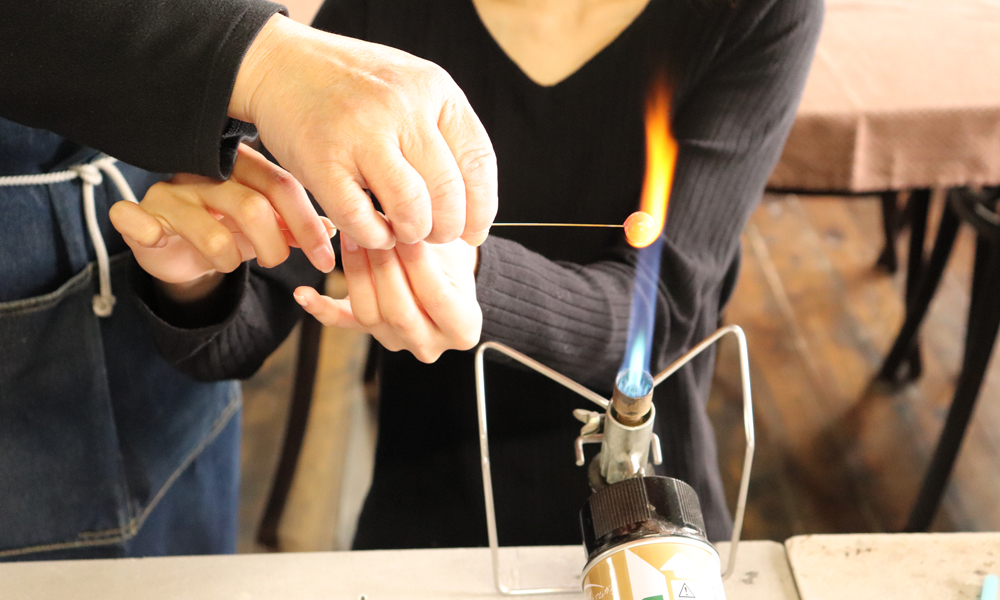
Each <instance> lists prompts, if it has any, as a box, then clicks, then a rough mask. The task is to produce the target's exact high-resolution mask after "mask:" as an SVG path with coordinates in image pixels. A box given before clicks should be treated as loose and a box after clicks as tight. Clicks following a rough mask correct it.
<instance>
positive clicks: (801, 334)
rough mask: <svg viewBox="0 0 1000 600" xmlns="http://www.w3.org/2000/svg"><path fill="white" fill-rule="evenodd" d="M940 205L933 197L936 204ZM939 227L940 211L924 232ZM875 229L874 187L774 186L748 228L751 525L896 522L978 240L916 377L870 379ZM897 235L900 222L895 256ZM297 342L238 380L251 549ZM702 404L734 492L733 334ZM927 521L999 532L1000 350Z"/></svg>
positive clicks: (757, 534) (878, 295)
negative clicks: (242, 387) (820, 190)
mask: <svg viewBox="0 0 1000 600" xmlns="http://www.w3.org/2000/svg"><path fill="white" fill-rule="evenodd" d="M940 211H941V202H940V199H936V200H935V203H934V204H933V205H932V208H931V213H932V215H935V216H936V215H939V214H940ZM935 229H936V222H934V223H932V225H931V227H930V230H929V233H928V239H933V233H934V230H935ZM882 239H883V237H882V233H881V217H880V212H879V205H878V202H877V200H876V199H874V198H871V199H866V198H856V199H850V200H844V199H839V198H808V199H806V198H801V199H800V198H796V197H794V196H768V197H767V198H766V199H765V201H764V203H763V204H762V205H761V207H760V208H759V209H758V210H757V211H756V213H755V214H754V216H753V218H752V219H751V222H750V225H749V227H748V228H747V230H746V233H745V235H744V236H743V250H744V253H743V268H742V274H741V278H740V282H739V285H738V287H737V291H736V294H735V296H734V298H733V300H732V302H731V303H730V305H729V307H728V309H727V311H726V314H725V320H726V322H728V323H736V324H739V325H741V326H742V327H743V328H744V329H745V330H746V333H747V337H748V340H749V344H750V359H751V368H752V379H753V392H754V402H755V413H756V421H757V428H756V430H757V454H756V459H755V462H754V476H753V480H752V484H751V488H750V501H749V507H748V513H747V519H746V526H745V537H747V538H750V539H773V540H783V539H785V538H787V537H789V536H791V535H795V534H801V533H818V532H865V531H893V530H896V529H898V528H899V527H901V525H902V523H903V522H904V520H905V518H906V515H907V513H908V511H909V508H910V504H911V502H912V500H913V498H914V496H915V494H916V491H917V487H918V485H919V483H920V480H921V478H922V476H923V471H924V469H925V467H926V464H927V461H928V458H929V455H930V453H931V452H932V450H933V446H934V444H935V442H936V440H937V436H938V432H939V431H940V427H941V424H942V422H943V419H944V414H945V411H946V410H947V407H948V404H949V402H950V400H951V394H952V391H953V389H954V388H953V386H954V380H955V377H956V375H957V372H958V368H959V363H960V358H961V350H962V342H963V338H964V334H965V318H966V310H967V307H968V301H969V299H968V289H969V280H970V274H971V265H972V244H971V242H972V239H971V236H970V235H969V232H968V231H964V230H963V232H962V234H961V235H960V237H959V241H958V244H957V247H956V252H955V254H954V255H953V257H952V260H951V262H950V264H949V268H948V271H947V272H946V275H945V278H944V281H943V283H942V288H941V289H940V290H939V292H938V295H937V297H936V299H935V301H934V304H933V305H932V308H931V312H930V315H929V317H928V319H927V321H926V322H925V325H924V327H923V330H922V348H923V358H924V374H923V377H922V378H921V379H920V380H919V381H918V382H917V383H916V384H913V385H909V386H905V387H903V388H901V389H886V388H879V387H873V386H871V385H870V382H871V379H872V375H873V374H874V373H875V371H876V370H877V369H878V367H879V365H880V362H881V359H882V357H883V356H884V354H885V352H886V351H887V349H888V347H889V346H890V345H891V343H892V341H893V339H894V338H895V335H896V333H897V331H898V328H899V325H900V322H901V320H902V311H903V304H902V300H901V298H902V289H903V285H904V280H903V275H902V272H901V273H900V274H897V275H895V276H891V275H887V274H885V273H882V272H880V271H878V270H876V269H875V268H874V266H873V265H874V264H875V259H876V257H877V255H878V253H879V251H880V249H881V243H882ZM907 244H908V239H907V237H906V235H905V234H904V235H903V236H902V238H901V239H900V240H899V251H900V256H901V258H904V259H905V256H906V248H907ZM901 271H905V261H904V266H903V268H902V269H901ZM998 297H1000V295H998ZM291 349H292V348H290V347H287V346H286V348H285V349H284V352H283V354H281V355H279V356H276V357H272V359H271V360H269V361H268V363H267V366H266V368H265V370H264V371H263V372H262V374H261V375H260V376H259V377H258V378H256V379H255V380H253V381H251V382H249V384H248V385H247V386H246V391H247V402H246V410H245V426H244V449H243V457H244V478H243V495H244V502H243V507H242V509H241V527H240V531H241V538H240V548H241V550H242V551H252V550H254V549H255V547H254V545H253V541H252V540H253V533H254V531H255V529H256V524H257V519H259V517H260V513H261V510H262V508H263V502H264V494H266V492H267V489H268V486H269V485H270V478H271V473H272V472H273V468H274V465H275V464H276V460H277V454H276V452H277V447H278V444H280V439H281V438H280V436H281V431H282V428H283V427H284V419H285V411H286V410H287V398H288V390H290V376H291V367H290V361H291V360H292V358H293V354H294V352H291ZM329 368H330V369H333V368H339V367H338V366H337V365H330V366H329ZM710 412H711V414H712V418H713V421H714V422H715V423H716V426H717V429H718V433H719V436H718V437H719V440H720V447H721V460H722V467H723V474H724V477H725V479H726V485H727V491H728V492H729V495H730V502H731V503H732V501H733V499H734V498H735V490H736V485H737V482H738V479H739V469H740V467H741V464H742V452H743V442H742V440H743V433H742V421H741V418H742V417H741V406H740V393H739V373H738V366H737V362H736V354H735V344H732V343H724V344H723V345H722V346H721V347H720V352H719V356H718V368H717V377H716V381H715V385H714V386H713V398H712V401H711V404H710ZM934 528H935V529H937V530H1000V359H997V358H994V360H993V363H992V365H991V369H990V372H989V375H988V378H987V382H986V384H985V385H984V387H983V391H982V393H981V395H980V401H979V404H978V406H977V409H976V412H975V415H974V417H973V422H972V426H971V428H970V431H969V435H968V436H967V438H966V443H965V445H964V446H963V449H962V453H961V455H960V456H959V461H958V465H957V467H956V469H955V474H954V477H953V480H952V483H951V485H949V487H948V491H947V494H946V497H945V500H944V504H943V510H942V511H941V512H940V514H939V515H938V519H937V520H936V522H935V525H934Z"/></svg>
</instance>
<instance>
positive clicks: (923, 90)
mask: <svg viewBox="0 0 1000 600" xmlns="http://www.w3.org/2000/svg"><path fill="white" fill-rule="evenodd" d="M996 184H1000V0H827V2H826V19H825V21H824V24H823V32H822V34H821V36H820V41H819V47H818V49H817V51H816V58H815V60H814V61H813V65H812V71H811V72H810V74H809V80H808V82H807V83H806V89H805V93H804V94H803V97H802V104H801V106H800V108H799V112H798V115H797V117H796V119H795V124H794V125H793V126H792V131H791V134H790V135H789V138H788V143H787V144H786V145H785V150H784V153H783V154H782V156H781V159H780V161H779V162H778V165H777V167H776V168H775V170H774V173H773V174H772V175H771V179H770V181H769V184H768V185H769V187H770V188H772V189H776V190H795V191H804V192H812V193H831V194H858V193H878V192H885V191H898V190H911V189H920V188H946V187H957V186H965V185H996Z"/></svg>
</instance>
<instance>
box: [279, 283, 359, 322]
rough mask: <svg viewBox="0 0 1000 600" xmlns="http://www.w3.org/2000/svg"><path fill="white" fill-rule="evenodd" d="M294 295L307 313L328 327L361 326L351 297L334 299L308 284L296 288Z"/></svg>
mask: <svg viewBox="0 0 1000 600" xmlns="http://www.w3.org/2000/svg"><path fill="white" fill-rule="evenodd" d="M294 297H295V301H296V302H298V303H299V304H300V305H301V306H302V308H304V309H305V310H306V312H307V313H309V314H311V315H312V316H314V317H316V320H317V321H319V322H320V323H322V324H324V325H326V326H328V327H339V328H341V329H359V328H360V327H361V326H360V325H359V324H358V321H357V320H356V319H355V318H354V314H353V313H352V311H351V300H350V298H344V299H342V300H334V299H333V298H330V297H329V296H324V295H322V294H320V293H319V292H317V291H316V290H314V289H313V288H311V287H306V286H302V287H298V288H296V289H295V293H294Z"/></svg>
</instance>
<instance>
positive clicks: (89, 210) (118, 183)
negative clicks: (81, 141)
mask: <svg viewBox="0 0 1000 600" xmlns="http://www.w3.org/2000/svg"><path fill="white" fill-rule="evenodd" d="M116 162H118V159H116V158H112V157H110V156H102V157H101V158H99V159H97V160H95V161H94V162H92V163H89V164H84V165H76V166H73V167H70V168H69V169H68V170H66V171H57V172H55V173H41V174H38V175H11V176H7V177H0V187H4V186H15V185H48V184H52V183H62V182H64V181H72V180H73V179H76V178H77V177H79V178H80V180H81V181H82V184H83V217H84V220H85V221H86V223H87V232H88V233H89V234H90V243H91V244H93V245H94V253H95V254H96V255H97V272H98V280H99V282H100V294H98V295H96V296H94V303H93V307H94V314H95V315H97V316H98V317H108V316H111V312H112V310H114V307H115V296H114V294H112V293H111V260H110V258H109V257H108V247H107V246H105V245H104V238H103V237H102V236H101V228H100V226H99V225H98V223H97V208H96V206H95V204H94V187H96V186H98V185H101V183H102V182H103V181H104V177H102V175H101V172H102V171H103V172H104V174H105V175H107V176H108V177H110V178H111V181H112V182H114V184H115V187H116V188H118V193H119V194H121V196H122V198H124V199H125V200H128V201H129V202H134V203H136V204H138V203H139V201H138V200H136V197H135V194H134V193H132V188H130V187H129V185H128V181H126V180H125V176H124V175H122V172H121V171H119V170H118V167H116V166H115V163H116Z"/></svg>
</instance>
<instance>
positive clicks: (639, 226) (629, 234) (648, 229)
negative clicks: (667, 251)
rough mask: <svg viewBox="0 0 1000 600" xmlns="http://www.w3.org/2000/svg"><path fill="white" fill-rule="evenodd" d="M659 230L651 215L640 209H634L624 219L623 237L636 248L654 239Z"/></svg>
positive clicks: (642, 246) (643, 246)
mask: <svg viewBox="0 0 1000 600" xmlns="http://www.w3.org/2000/svg"><path fill="white" fill-rule="evenodd" d="M657 235H659V231H658V230H657V228H656V223H654V222H653V217H652V216H651V215H650V214H649V213H646V212H642V211H641V210H639V211H636V212H634V213H632V214H631V215H629V216H628V219H625V239H627V240H628V243H629V244H631V245H633V246H635V247H636V248H645V247H646V246H648V245H650V244H652V243H653V242H655V241H656V237H657Z"/></svg>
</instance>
